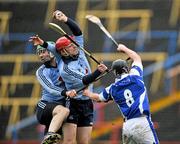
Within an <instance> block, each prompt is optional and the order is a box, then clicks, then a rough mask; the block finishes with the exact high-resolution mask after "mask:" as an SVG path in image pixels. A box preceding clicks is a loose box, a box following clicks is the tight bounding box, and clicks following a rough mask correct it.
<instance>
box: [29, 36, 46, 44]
mask: <svg viewBox="0 0 180 144" xmlns="http://www.w3.org/2000/svg"><path fill="white" fill-rule="evenodd" d="M29 42H32V43H33V45H34V46H37V45H42V44H43V43H44V41H43V40H42V39H41V38H40V37H39V36H38V35H36V36H32V37H30V38H29Z"/></svg>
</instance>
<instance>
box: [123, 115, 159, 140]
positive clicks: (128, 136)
mask: <svg viewBox="0 0 180 144" xmlns="http://www.w3.org/2000/svg"><path fill="white" fill-rule="evenodd" d="M122 140H123V144H158V143H159V141H158V138H157V135H156V132H155V129H154V127H153V124H152V121H151V119H150V118H149V117H146V116H142V117H139V118H133V119H129V120H127V121H126V122H124V124H123V130H122Z"/></svg>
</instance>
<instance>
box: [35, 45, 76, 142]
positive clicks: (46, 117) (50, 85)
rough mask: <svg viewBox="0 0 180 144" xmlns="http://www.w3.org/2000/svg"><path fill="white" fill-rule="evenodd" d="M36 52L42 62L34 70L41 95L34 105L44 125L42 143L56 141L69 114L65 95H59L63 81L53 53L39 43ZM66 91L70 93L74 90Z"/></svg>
mask: <svg viewBox="0 0 180 144" xmlns="http://www.w3.org/2000/svg"><path fill="white" fill-rule="evenodd" d="M49 43H52V44H53V43H54V42H49ZM36 53H37V55H38V58H39V60H40V61H41V62H42V63H43V65H41V66H40V67H39V68H38V70H37V71H36V76H37V80H38V81H39V83H40V84H41V86H42V97H41V99H40V100H39V102H38V104H37V107H36V116H37V119H38V121H39V123H40V124H43V125H45V127H46V128H45V136H44V140H43V142H42V144H47V143H49V142H52V141H53V142H55V143H57V142H58V141H59V140H60V139H61V136H60V135H59V134H58V133H59V131H58V130H59V129H60V128H61V126H62V124H63V122H64V121H65V120H66V118H67V116H68V115H69V109H68V108H66V107H65V97H64V96H62V95H61V93H62V91H63V90H64V89H65V83H64V82H63V81H62V80H61V77H60V74H59V70H58V68H57V63H56V59H55V57H54V55H53V54H52V53H51V52H49V51H47V49H46V48H44V47H42V46H40V45H38V46H37V49H36ZM66 93H68V95H70V93H74V91H73V90H72V91H67V92H66Z"/></svg>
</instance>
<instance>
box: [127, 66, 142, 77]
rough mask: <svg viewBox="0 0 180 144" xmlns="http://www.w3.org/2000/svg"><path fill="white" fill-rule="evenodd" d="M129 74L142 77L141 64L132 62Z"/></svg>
mask: <svg viewBox="0 0 180 144" xmlns="http://www.w3.org/2000/svg"><path fill="white" fill-rule="evenodd" d="M130 75H137V76H141V77H143V65H142V63H140V62H139V63H138V62H133V63H132V67H131V70H130Z"/></svg>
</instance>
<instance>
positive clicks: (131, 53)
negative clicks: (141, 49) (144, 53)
mask: <svg viewBox="0 0 180 144" xmlns="http://www.w3.org/2000/svg"><path fill="white" fill-rule="evenodd" d="M117 50H118V51H120V52H124V53H126V54H127V55H128V56H129V57H130V58H131V59H132V60H133V62H134V63H142V61H141V57H140V56H139V55H138V54H137V53H136V52H135V51H133V50H131V49H129V48H127V47H126V46H125V45H123V44H119V45H118V48H117Z"/></svg>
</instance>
